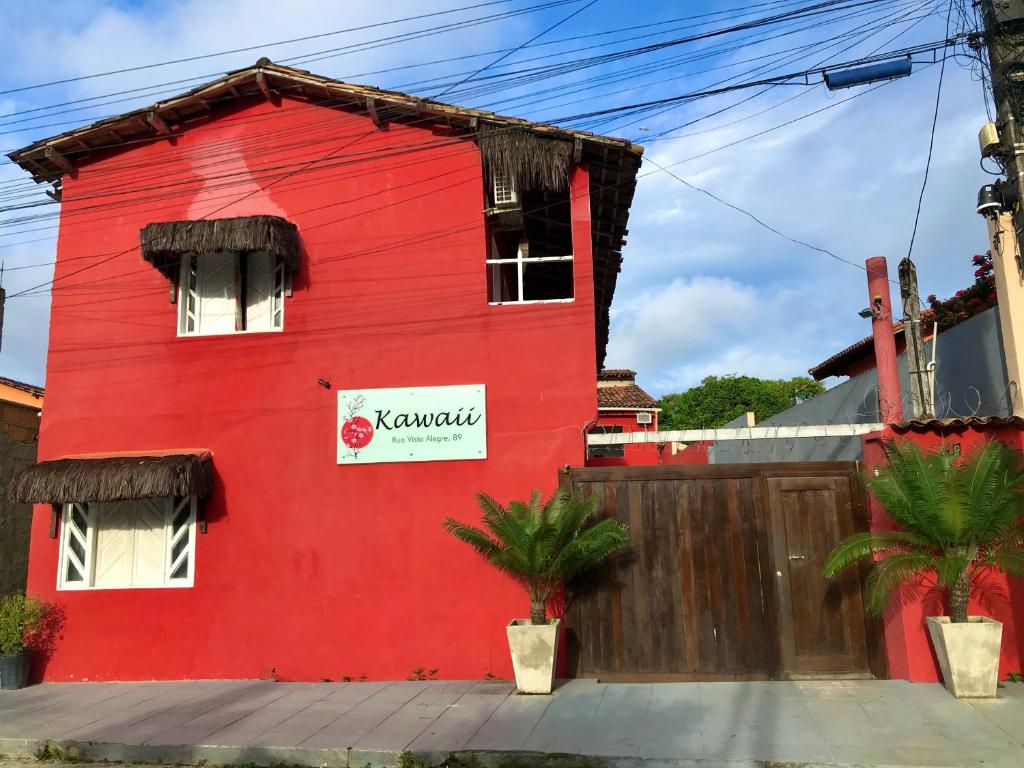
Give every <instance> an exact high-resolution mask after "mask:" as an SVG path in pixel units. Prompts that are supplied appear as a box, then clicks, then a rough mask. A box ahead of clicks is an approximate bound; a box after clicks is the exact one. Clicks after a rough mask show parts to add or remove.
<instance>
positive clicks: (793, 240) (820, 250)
mask: <svg viewBox="0 0 1024 768" xmlns="http://www.w3.org/2000/svg"><path fill="white" fill-rule="evenodd" d="M645 160H646V161H647V162H649V163H651V164H652V165H654V166H655V167H657V168H658V170H659V171H663V172H664V173H667V174H668V175H669V176H671V177H672V178H673V179H675V180H676V181H678V182H681V183H682V184H685V185H686V186H687V187H689V188H690V189H692V190H694V191H695V192H700V193H701V194H702V195H707V196H708V197H710V198H711V199H712V200H715V201H716V202H718V203H721V204H722V205H724V206H726V207H727V208H732V210H734V211H736V212H737V213H741V214H743V215H744V216H746V217H747V218H748V219H751V220H752V221H754V222H756V223H757V224H758V225H759V226H761V227H764V228H765V229H767V230H768V231H769V232H772V233H774V234H776V235H778V236H779V237H781V238H783V239H784V240H788V241H789V242H791V243H794V244H796V245H802V246H803V247H804V248H810V249H811V250H812V251H817V252H818V253H824V254H825V255H826V256H829V257H831V258H833V259H835V260H836V261H839V262H842V263H843V264H848V265H849V266H851V267H856V268H857V269H860V270H864V271H867V269H866V267H864V266H863V265H862V264H858V263H856V262H854V261H850V260H849V259H844V258H843V257H842V256H839V255H837V254H835V253H834V252H832V251H830V250H829V249H828V248H822V247H820V246H817V245H812V244H811V243H808V242H806V241H804V240H800V239H799V238H796V237H792V236H791V235H787V234H786V233H785V232H783V231H782V230H779V229H776V228H775V227H773V226H772V225H771V224H768V223H767V222H766V221H764V220H763V219H761V218H759V217H757V216H755V215H754V214H753V213H751V212H750V211H748V210H746V209H745V208H740V207H739V206H738V205H735V204H733V203H730V202H729V201H728V200H723V199H722V198H720V197H719V196H718V195H716V194H714V193H713V192H710V191H708V190H706V189H704V188H703V187H698V186H697V185H696V184H693V183H691V182H689V181H687V180H686V179H684V178H683V177H682V176H679V175H677V174H675V173H673V172H672V171H670V170H669V168H668V166H664V165H661V163H659V162H657V161H656V160H655V159H654V158H652V157H646V158H645ZM889 282H890V283H893V284H894V285H896V282H895V281H894V280H890V281H889Z"/></svg>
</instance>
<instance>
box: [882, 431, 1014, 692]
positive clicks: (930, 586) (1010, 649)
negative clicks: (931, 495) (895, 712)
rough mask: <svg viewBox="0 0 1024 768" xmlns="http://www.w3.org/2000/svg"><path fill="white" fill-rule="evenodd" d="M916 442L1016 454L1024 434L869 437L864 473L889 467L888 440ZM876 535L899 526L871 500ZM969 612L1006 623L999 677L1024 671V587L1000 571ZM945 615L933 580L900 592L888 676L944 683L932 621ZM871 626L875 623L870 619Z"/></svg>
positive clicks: (889, 639) (977, 592)
mask: <svg viewBox="0 0 1024 768" xmlns="http://www.w3.org/2000/svg"><path fill="white" fill-rule="evenodd" d="M893 438H896V439H907V440H912V441H914V442H916V443H918V444H919V445H922V446H925V447H929V448H930V447H933V446H936V445H938V444H940V443H941V442H942V441H946V443H947V444H949V445H953V444H959V445H960V449H961V451H966V450H968V449H969V448H971V447H972V446H975V445H978V444H979V443H981V442H983V441H986V440H990V439H991V440H999V441H1001V442H1004V443H1006V444H1007V445H1009V446H1011V447H1013V448H1015V449H1016V450H1022V449H1024V433H1022V432H1021V431H1020V430H1018V429H1015V428H1012V427H996V428H984V429H980V430H976V429H964V430H962V431H956V432H952V431H950V432H946V433H944V434H940V433H936V432H927V433H923V434H922V433H913V432H911V433H907V434H903V435H897V434H896V433H895V432H893V431H892V430H891V429H887V430H885V431H884V432H882V433H874V434H872V435H867V436H865V438H864V439H863V446H864V465H865V471H866V472H869V473H870V472H871V471H872V470H873V468H875V467H879V466H883V465H884V464H885V454H884V452H883V439H884V440H891V439H893ZM869 507H870V512H871V530H872V531H886V530H892V529H893V527H894V523H893V521H892V518H890V517H889V515H888V514H886V512H885V510H884V509H883V508H882V507H881V505H880V504H879V503H878V502H877V501H876V500H875V499H874V497H871V496H870V495H869ZM969 612H970V614H971V615H982V616H989V617H991V618H994V619H998V620H999V621H1001V622H1003V646H1002V656H1001V657H1000V661H999V677H1000V679H1003V678H1005V677H1006V675H1007V674H1008V673H1010V672H1020V671H1022V669H1024V582H1022V581H1021V580H1020V579H1013V578H1009V577H1007V576H1006V575H1005V574H1003V573H1000V572H996V571H987V572H985V573H982V574H980V575H979V577H978V578H977V579H976V581H975V583H974V584H973V585H972V587H971V599H970V607H969ZM945 614H946V605H945V597H944V593H943V591H942V590H941V589H938V588H936V586H935V578H934V575H926V576H925V577H923V578H922V579H918V580H916V581H914V582H911V583H908V584H907V585H905V586H903V587H901V588H899V589H897V591H896V592H895V593H894V595H893V598H892V601H891V602H890V603H889V608H888V610H887V611H886V613H885V615H884V617H883V619H882V621H883V626H884V636H885V650H886V656H887V659H888V665H889V676H890V677H892V678H897V679H904V680H913V681H916V682H935V681H938V680H941V679H942V677H941V675H940V672H939V666H938V661H937V660H936V658H935V653H934V651H933V650H932V645H931V640H930V639H929V637H928V627H927V623H926V620H927V618H928V617H929V616H942V615H945ZM869 620H870V619H869Z"/></svg>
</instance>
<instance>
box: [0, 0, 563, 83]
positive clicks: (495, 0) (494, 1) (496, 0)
mask: <svg viewBox="0 0 1024 768" xmlns="http://www.w3.org/2000/svg"><path fill="white" fill-rule="evenodd" d="M509 2H512V0H489V2H484V3H476V4H475V5H467V6H462V7H460V8H450V9H448V10H445V11H432V12H430V13H421V14H418V15H416V16H406V17H403V18H401V19H392V20H391V21H380V22H376V23H374V24H364V25H362V26H358V27H348V28H346V29H336V30H334V31H332V32H321V33H319V34H315V35H305V36H303V37H295V38H292V39H290V40H277V41H273V42H269V43H261V44H259V45H248V46H245V47H243V48H233V49H230V50H225V51H216V52H213V53H204V54H199V55H196V56H186V57H184V58H181V59H171V60H169V61H159V62H155V63H152V64H139V65H138V66H134V67H124V68H122V69H112V70H109V71H107V72H95V73H93V74H89V75H79V76H77V77H66V78H63V79H61V80H51V81H50V82H46V83H36V84H34V85H23V86H19V87H18V88H8V89H7V90H4V91H0V96H3V95H6V94H9V93H21V92H23V91H30V90H35V89H37V88H49V87H50V86H54V85H66V84H67V83H77V82H81V81H83V80H94V79H96V78H98V77H109V76H110V75H122V74H126V73H128V72H139V71H142V70H145V69H156V68H158V67H167V66H171V65H172V64H186V63H191V62H193V61H201V60H203V59H213V58H217V57H219V56H227V55H229V54H233V53H244V52H246V51H255V50H259V49H263V48H272V47H276V46H279V45H288V44H290V43H300V42H304V41H306V40H316V39H319V38H324V37H333V36H335V35H342V34H347V33H349V32H361V31H364V30H367V29H375V28H377V27H387V26H392V25H394V24H402V23H405V22H408V21H417V20H419V19H428V18H433V17H436V16H447V15H450V14H453V13H459V12H461V11H469V10H474V9H476V8H484V7H487V6H491V5H504V4H506V3H509ZM573 2H580V0H557V1H556V2H552V3H548V4H547V5H545V6H544V7H550V6H555V5H564V4H566V3H573Z"/></svg>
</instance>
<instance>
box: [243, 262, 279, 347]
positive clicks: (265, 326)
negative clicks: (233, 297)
mask: <svg viewBox="0 0 1024 768" xmlns="http://www.w3.org/2000/svg"><path fill="white" fill-rule="evenodd" d="M246 259H247V261H246V270H247V277H246V286H245V294H246V307H245V317H246V322H245V329H246V330H247V331H269V330H270V329H271V328H273V327H274V325H273V315H274V277H275V275H274V260H273V258H272V257H271V255H270V254H269V253H263V252H255V253H249V254H247V255H246Z"/></svg>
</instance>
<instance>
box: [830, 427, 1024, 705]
mask: <svg viewBox="0 0 1024 768" xmlns="http://www.w3.org/2000/svg"><path fill="white" fill-rule="evenodd" d="M886 456H887V458H888V466H887V467H885V468H883V469H881V470H879V472H878V473H877V476H875V477H869V478H866V480H865V482H866V484H867V486H868V490H870V492H871V493H872V494H873V495H874V497H875V498H876V499H877V500H878V501H879V503H881V505H882V506H883V507H885V509H886V511H887V512H888V513H889V515H890V516H891V517H892V518H893V520H895V521H896V523H897V524H899V526H900V529H899V530H894V531H886V532H879V533H858V534H855V535H853V536H850V537H849V538H847V539H844V540H843V541H842V542H840V543H839V545H838V546H837V547H836V548H835V549H834V550H833V551H832V552H831V554H830V555H829V557H828V559H827V561H826V562H825V566H824V573H825V576H827V577H829V578H835V577H836V576H838V575H839V573H840V572H841V571H843V570H845V569H846V568H848V567H850V566H852V565H853V564H854V563H856V562H857V561H858V560H860V559H861V558H865V557H873V558H874V559H875V560H876V562H875V563H874V567H873V569H872V571H871V574H870V575H869V576H868V579H867V595H866V603H867V605H866V607H867V611H868V612H869V613H870V614H873V615H876V616H877V615H881V614H882V612H883V611H884V610H885V607H886V605H887V604H888V602H889V597H890V595H891V594H892V592H893V590H894V589H895V588H896V587H897V586H899V585H900V584H901V583H903V582H906V581H908V580H911V579H915V578H919V577H921V576H922V575H924V574H927V573H934V574H935V578H936V581H937V584H938V585H939V586H940V587H942V589H943V590H944V592H945V597H946V600H947V605H948V616H929V617H928V633H929V635H930V636H931V640H932V646H933V647H934V649H935V655H936V656H937V657H938V661H939V668H940V670H941V671H942V679H943V681H944V682H945V684H946V688H948V689H949V691H950V692H951V693H952V694H953V695H954V696H958V697H983V696H995V695H996V686H997V684H998V680H999V650H1000V645H1001V643H1002V624H1001V623H1000V622H998V621H995V620H994V619H991V618H988V617H986V616H970V615H968V612H967V606H968V601H969V598H970V591H971V583H972V581H973V580H974V579H975V578H976V576H977V575H978V574H979V572H981V571H983V570H984V569H996V570H1001V571H1003V572H1004V573H1007V574H1009V575H1012V576H1024V520H1022V517H1021V515H1022V514H1024V473H1022V472H1021V470H1020V461H1019V455H1018V454H1017V453H1015V452H1014V451H1012V450H1010V449H1009V448H1007V447H1006V446H1005V445H1003V444H1002V443H999V442H995V441H992V442H987V443H984V444H981V445H979V446H977V447H975V448H973V449H972V450H970V451H968V452H965V453H964V455H962V456H961V455H959V454H958V453H957V452H955V451H953V450H949V449H947V448H946V447H945V446H940V447H938V448H936V449H933V450H928V451H926V450H924V449H922V448H920V447H919V446H917V445H916V444H914V443H912V442H910V441H901V442H894V443H889V444H887V445H886Z"/></svg>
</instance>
